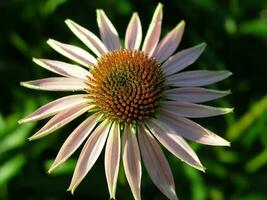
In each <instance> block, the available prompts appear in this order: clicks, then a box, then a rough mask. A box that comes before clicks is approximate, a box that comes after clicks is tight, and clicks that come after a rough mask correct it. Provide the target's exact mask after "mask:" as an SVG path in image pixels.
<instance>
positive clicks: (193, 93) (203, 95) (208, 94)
mask: <svg viewBox="0 0 267 200" xmlns="http://www.w3.org/2000/svg"><path fill="white" fill-rule="evenodd" d="M230 93H231V92H230V90H227V91H220V90H210V89H206V88H200V87H184V88H174V89H170V90H166V91H165V92H164V94H165V95H166V97H167V98H168V99H170V100H174V101H180V102H190V103H201V102H206V101H211V100H214V99H219V98H221V97H224V96H226V95H228V94H230Z"/></svg>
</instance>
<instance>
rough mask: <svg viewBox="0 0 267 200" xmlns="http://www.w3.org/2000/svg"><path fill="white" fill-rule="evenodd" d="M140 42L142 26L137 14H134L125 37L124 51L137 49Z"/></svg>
mask: <svg viewBox="0 0 267 200" xmlns="http://www.w3.org/2000/svg"><path fill="white" fill-rule="evenodd" d="M141 41H142V26H141V22H140V19H139V16H138V13H134V14H133V16H132V18H131V20H130V22H129V25H128V27H127V30H126V35H125V48H126V49H131V50H134V49H139V47H140V44H141Z"/></svg>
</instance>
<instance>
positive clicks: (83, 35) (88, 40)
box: [65, 19, 108, 56]
mask: <svg viewBox="0 0 267 200" xmlns="http://www.w3.org/2000/svg"><path fill="white" fill-rule="evenodd" d="M65 22H66V24H67V25H68V27H69V28H70V30H71V31H72V32H73V33H74V34H75V35H76V36H77V37H78V38H79V39H80V40H81V41H82V42H83V43H84V44H85V45H86V46H87V47H88V48H89V49H91V50H92V51H93V52H94V53H95V54H96V55H97V56H101V55H102V54H105V53H107V52H108V50H107V48H106V47H105V45H104V44H103V43H102V41H101V40H100V39H99V38H98V37H97V36H96V35H95V34H93V33H92V32H91V31H89V30H87V29H86V28H84V27H82V26H80V25H79V24H77V23H75V22H74V21H72V20H70V19H67V20H65Z"/></svg>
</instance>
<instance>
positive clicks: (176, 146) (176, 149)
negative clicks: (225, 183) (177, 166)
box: [147, 119, 204, 171]
mask: <svg viewBox="0 0 267 200" xmlns="http://www.w3.org/2000/svg"><path fill="white" fill-rule="evenodd" d="M147 126H148V128H149V130H150V131H151V132H152V134H153V135H154V136H155V137H156V138H157V139H158V140H159V141H160V143H161V144H162V145H163V146H164V147H165V148H166V149H168V151H170V152H171V153H172V154H173V155H175V156H176V157H178V158H179V159H181V160H182V161H184V162H186V163H187V164H189V165H191V166H192V167H195V168H196V169H199V170H201V171H204V167H203V166H202V164H201V163H200V160H199V159H198V157H197V155H196V153H195V152H194V150H193V149H192V148H191V147H190V146H189V145H188V144H187V142H186V141H185V140H184V139H183V138H182V137H181V136H179V135H177V134H175V133H173V132H172V131H171V130H170V129H169V128H168V127H166V126H165V125H164V124H163V123H162V122H160V121H159V120H156V119H152V120H149V121H148V122H147Z"/></svg>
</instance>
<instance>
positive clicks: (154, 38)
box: [142, 3, 163, 56]
mask: <svg viewBox="0 0 267 200" xmlns="http://www.w3.org/2000/svg"><path fill="white" fill-rule="evenodd" d="M162 7H163V6H162V4H161V3H159V4H158V6H157V8H156V10H155V12H154V15H153V18H152V21H151V23H150V25H149V28H148V30H147V34H146V37H145V40H144V44H143V48H142V51H144V52H145V53H146V54H147V55H148V56H151V55H153V53H154V51H155V49H156V47H157V45H158V42H159V37H160V33H161V23H162V15H163V13H162Z"/></svg>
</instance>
